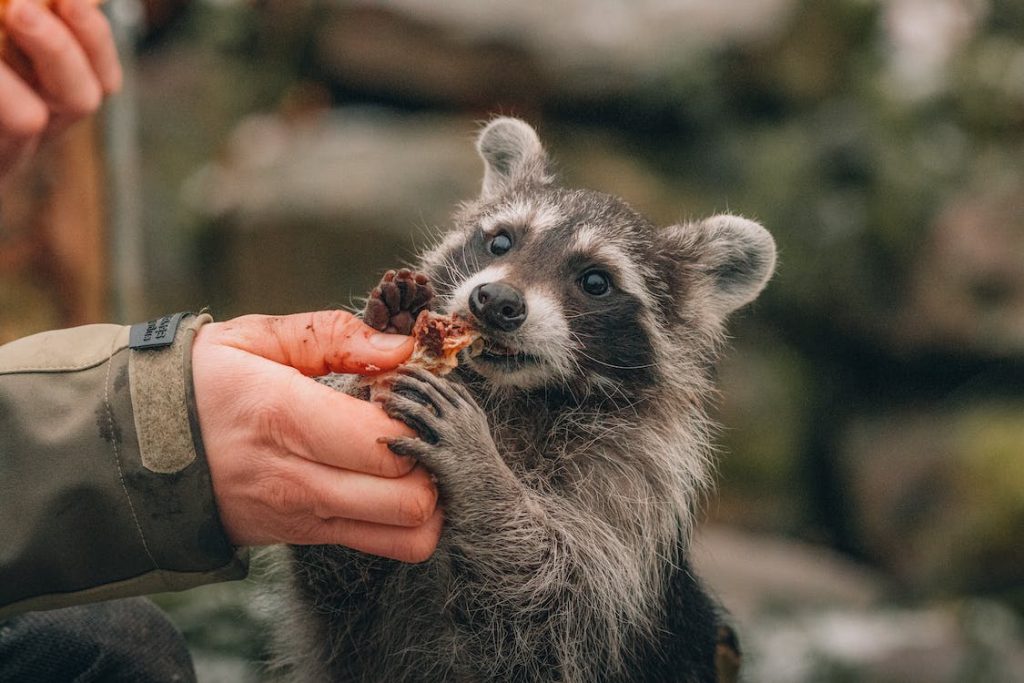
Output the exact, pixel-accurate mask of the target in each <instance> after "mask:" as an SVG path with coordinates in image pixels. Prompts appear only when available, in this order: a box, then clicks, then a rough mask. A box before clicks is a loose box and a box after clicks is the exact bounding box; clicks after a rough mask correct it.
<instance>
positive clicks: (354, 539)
mask: <svg viewBox="0 0 1024 683" xmlns="http://www.w3.org/2000/svg"><path fill="white" fill-rule="evenodd" d="M443 524H444V513H443V512H442V511H441V509H440V508H438V509H436V510H435V511H434V514H433V515H431V517H430V519H429V520H427V522H426V524H423V525H421V526H418V527H399V526H386V525H382V524H373V523H371V522H361V521H358V520H352V519H328V520H324V521H323V522H322V523H321V524H317V525H316V526H314V527H313V528H312V529H311V530H310V531H309V532H308V534H307V536H306V537H305V540H303V541H295V542H296V543H299V544H300V545H302V544H331V545H343V546H347V547H349V548H353V549H354V550H359V551H362V552H364V553H369V554H371V555H379V556H381V557H389V558H391V559H393V560H399V561H401V562H412V563H418V562H425V561H427V560H428V559H430V556H431V555H433V554H434V550H435V549H436V548H437V542H438V540H440V538H441V528H442V526H443Z"/></svg>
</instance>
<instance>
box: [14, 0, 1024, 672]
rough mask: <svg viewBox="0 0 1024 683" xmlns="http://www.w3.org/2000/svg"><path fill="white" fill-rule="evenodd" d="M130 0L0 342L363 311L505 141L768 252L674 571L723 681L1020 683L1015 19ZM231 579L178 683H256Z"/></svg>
mask: <svg viewBox="0 0 1024 683" xmlns="http://www.w3.org/2000/svg"><path fill="white" fill-rule="evenodd" d="M134 1H135V0H110V2H109V3H108V6H109V10H110V12H111V14H112V16H113V17H114V18H115V20H116V26H117V28H118V30H119V32H120V33H121V36H122V40H123V41H124V44H125V45H126V51H125V52H124V57H125V60H126V63H127V64H128V65H129V66H130V76H131V78H130V80H129V84H128V88H127V90H126V93H125V95H123V96H122V97H120V98H118V99H117V100H115V101H113V102H111V103H110V104H108V106H107V110H106V112H105V114H104V116H103V117H102V118H100V119H97V120H96V121H94V122H92V124H90V125H86V126H82V127H80V128H78V129H76V130H75V131H73V132H72V134H71V135H69V136H68V137H67V138H65V139H64V140H62V141H61V142H60V143H59V144H58V145H55V146H53V147H51V148H50V149H48V150H47V152H46V154H45V155H44V156H43V157H42V158H41V159H40V160H39V163H38V164H36V165H35V166H33V167H32V168H30V169H27V170H26V172H25V173H24V177H23V178H20V179H19V181H18V183H17V184H16V186H15V187H14V188H13V189H10V190H8V192H7V194H6V195H5V196H4V197H3V198H2V203H0V341H2V340H9V339H12V338H15V337H18V336H21V335H23V334H27V333H30V332H33V331H37V330H40V329H46V328H51V327H57V326H64V325H71V324H79V323H83V322H91V321H97V320H117V321H120V322H132V321H137V320H142V319H145V318H150V317H153V316H156V315H159V314H163V313H166V312H170V311H175V310H181V309H193V310H195V309H199V308H202V307H210V308H211V309H212V311H213V313H214V314H215V315H216V316H217V317H218V318H221V319H224V318H227V317H231V316H235V315H239V314H243V313H249V312H261V313H289V312H295V311H300V310H310V309H317V308H323V307H332V306H350V305H356V306H358V302H357V299H358V298H359V297H360V296H363V295H364V294H365V293H366V292H367V291H368V289H369V288H370V287H371V286H372V285H374V284H375V283H376V281H377V279H378V277H379V275H380V273H381V272H382V271H383V270H384V269H386V268H388V267H393V266H395V265H398V264H402V263H405V262H408V261H411V260H413V258H414V255H415V253H416V252H417V250H418V249H420V248H422V247H423V246H424V245H426V244H429V243H430V240H431V239H432V236H433V235H436V234H437V232H438V230H442V229H443V228H444V226H445V224H446V221H447V216H448V215H449V213H450V212H451V210H452V208H453V206H454V204H455V203H456V202H458V201H459V200H460V199H464V198H469V197H472V196H475V194H476V193H477V191H478V187H479V182H480V179H481V172H482V166H481V163H480V161H479V160H478V159H477V158H476V156H475V153H474V151H473V148H472V140H473V137H474V134H475V131H476V130H477V128H478V126H479V124H480V123H481V122H482V121H486V120H487V119H488V118H489V117H490V116H492V115H494V114H497V113H501V114H510V115H516V116H520V117H523V118H525V119H527V120H528V121H530V122H531V123H532V124H534V125H535V126H536V127H537V128H538V130H539V132H540V134H541V138H542V139H543V140H544V141H545V143H546V144H547V146H548V147H549V149H550V151H551V153H552V155H553V157H554V158H555V160H556V162H557V163H558V170H559V172H560V173H561V175H562V177H563V179H564V180H565V182H566V183H568V184H574V185H582V186H587V187H592V188H595V189H600V190H605V191H608V192H612V193H615V194H618V195H620V196H622V197H624V198H625V199H626V200H627V201H629V202H630V203H631V204H633V205H634V206H635V207H636V208H637V209H639V210H640V211H641V212H642V213H645V214H647V215H648V216H650V217H652V218H653V219H655V220H656V221H657V222H659V223H663V224H669V223H672V222H675V221H679V220H685V219H688V218H697V217H701V216H705V215H707V214H711V213H713V212H720V211H730V212H734V213H740V214H743V215H746V216H749V217H753V218H756V219H758V220H760V221H761V222H763V223H764V225H765V226H766V227H768V229H769V230H770V231H771V232H772V233H773V234H774V235H775V238H776V240H777V241H778V244H779V248H780V266H779V271H778V274H777V276H776V278H775V279H774V280H773V282H772V284H771V285H770V286H769V288H768V290H767V291H766V293H765V294H764V295H763V297H762V298H761V299H760V300H759V301H758V302H757V303H756V304H755V305H754V306H753V307H751V308H750V309H749V310H747V311H745V312H743V313H741V314H740V315H739V317H738V319H737V320H736V321H734V324H733V326H732V332H733V336H734V340H733V342H734V343H733V345H732V348H731V349H730V351H729V352H728V354H727V356H726V357H725V358H724V359H723V362H722V363H721V366H720V371H719V372H720V385H721V389H722V395H721V399H720V402H719V406H718V413H719V417H720V419H721V421H722V423H723V424H724V425H725V426H724V428H723V430H722V433H721V437H720V442H721V446H722V447H721V459H720V466H719V477H718V490H717V492H716V494H715V495H714V496H712V497H711V498H710V499H709V500H708V502H707V504H706V506H705V508H706V517H707V523H706V524H705V525H704V528H703V530H702V531H701V533H700V535H699V537H698V539H697V541H696V544H695V553H696V556H697V564H698V567H699V570H700V572H701V573H702V574H703V575H704V577H705V579H706V580H707V582H708V583H709V584H710V585H711V586H712V587H713V588H714V590H715V591H716V592H717V594H718V595H719V596H720V597H721V599H722V601H723V602H724V603H725V605H726V607H727V608H729V609H730V610H731V611H732V612H733V614H734V616H735V618H736V621H737V623H738V629H739V633H740V637H741V640H742V641H743V643H744V646H745V648H746V651H747V653H748V656H747V661H746V679H745V680H748V681H779V682H790V681H871V682H874V681H879V682H889V681H892V682H896V681H911V682H914V681H921V682H929V683H930V682H943V681H965V682H968V681H969V682H982V681H1024V626H1022V624H1024V621H1022V617H1024V3H1022V2H1020V0H818V1H812V0H559V1H557V2H555V1H551V2H544V1H541V0H536V1H533V2H528V1H525V0H524V1H521V2H498V1H497V0H446V1H445V2H443V3H442V2H437V3H431V2H421V1H418V0H264V1H263V2H258V3H256V4H252V3H250V2H240V1H238V0H192V1H191V2H184V1H182V2H179V1H178V0H147V1H146V4H145V5H137V4H133V3H134ZM258 574H259V573H258V572H257V576H256V578H253V579H250V580H249V581H247V582H242V583H237V584H231V585H225V586H214V587H208V588H204V589H200V590H197V591H192V592H190V593H185V594H180V595H174V596H164V597H162V598H161V599H160V600H161V604H163V605H164V606H165V607H166V608H168V609H169V610H170V611H171V613H172V615H173V617H174V618H175V620H176V621H177V622H178V623H179V625H181V627H182V628H183V629H184V630H185V632H186V634H187V636H188V637H189V639H190V641H191V642H192V644H193V647H194V648H195V650H196V652H197V660H198V666H199V670H200V677H201V680H207V681H219V680H223V681H248V680H260V678H261V675H262V674H261V668H260V664H259V662H260V660H261V658H262V657H263V654H264V646H265V639H266V628H267V623H268V621H270V620H272V618H273V615H272V614H269V613H267V612H266V611H265V610H261V609H260V603H261V597H260V595H261V593H260V579H259V576H258Z"/></svg>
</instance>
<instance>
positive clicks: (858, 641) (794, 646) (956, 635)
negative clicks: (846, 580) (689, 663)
mask: <svg viewBox="0 0 1024 683" xmlns="http://www.w3.org/2000/svg"><path fill="white" fill-rule="evenodd" d="M746 644H747V645H748V646H749V649H748V653H749V656H748V657H747V658H746V659H745V661H744V669H745V676H746V680H750V681H758V682H759V683H817V682H819V681H849V682H855V683H963V682H966V681H979V682H984V683H1017V682H1018V681H1020V680H1021V679H1020V673H1021V671H1024V639H1022V631H1021V624H1020V621H1019V619H1018V618H1017V617H1016V616H1015V615H1014V614H1013V613H1012V612H1010V611H1009V610H1007V609H1006V608H1005V607H1001V606H999V605H997V604H994V603H989V602H983V601H971V602H965V603H962V604H958V605H934V606H925V607H918V608H908V607H902V608H901V607H893V606H889V607H879V608H877V609H873V610H825V611H821V612H815V611H810V610H808V611H804V612H802V613H799V614H793V615H786V616H765V617H763V618H761V619H758V620H756V621H755V622H754V623H753V624H752V625H751V627H750V628H749V629H748V630H747V640H746Z"/></svg>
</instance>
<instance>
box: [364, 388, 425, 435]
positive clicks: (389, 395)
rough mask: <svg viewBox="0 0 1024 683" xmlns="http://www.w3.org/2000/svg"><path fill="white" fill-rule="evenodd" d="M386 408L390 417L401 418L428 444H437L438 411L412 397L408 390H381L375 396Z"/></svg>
mask: <svg viewBox="0 0 1024 683" xmlns="http://www.w3.org/2000/svg"><path fill="white" fill-rule="evenodd" d="M374 400H375V401H377V402H379V403H380V404H381V406H383V408H384V412H385V413H387V414H388V417H390V418H393V419H395V420H401V421H402V422H404V423H405V424H406V425H407V426H408V427H409V428H410V429H412V430H413V431H414V432H416V434H417V436H419V437H420V439H422V440H423V441H425V442H426V443H428V444H436V443H437V442H438V441H439V439H438V435H437V429H436V420H437V419H438V414H437V411H436V410H434V409H433V408H432V407H430V406H429V405H425V404H424V403H422V402H421V401H420V400H418V399H414V398H410V397H409V395H408V393H407V392H402V391H395V390H391V391H381V392H378V393H377V395H376V396H375V397H374Z"/></svg>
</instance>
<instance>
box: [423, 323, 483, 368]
mask: <svg viewBox="0 0 1024 683" xmlns="http://www.w3.org/2000/svg"><path fill="white" fill-rule="evenodd" d="M412 336H413V338H414V339H415V342H416V345H415V346H414V347H413V351H412V356H410V357H409V360H407V361H406V362H405V363H404V365H405V366H416V367H421V368H424V369H425V370H429V371H430V372H432V373H434V374H435V375H446V374H448V373H449V372H451V371H452V370H454V369H455V368H456V367H457V366H458V364H459V352H460V351H462V350H463V349H466V348H468V349H469V350H470V354H471V355H479V353H480V352H481V351H482V350H483V345H484V342H483V339H481V337H480V333H479V332H478V331H477V330H476V329H475V328H474V327H473V326H472V325H471V324H470V322H469V321H468V320H466V319H465V318H463V317H462V316H460V315H458V314H451V315H441V314H440V313H433V312H432V311H421V312H420V314H419V316H418V317H417V318H416V324H415V325H413V328H412Z"/></svg>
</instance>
